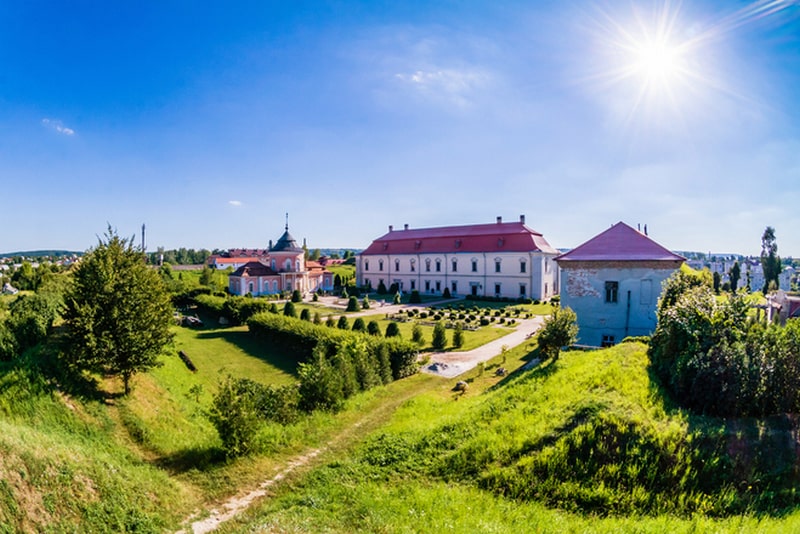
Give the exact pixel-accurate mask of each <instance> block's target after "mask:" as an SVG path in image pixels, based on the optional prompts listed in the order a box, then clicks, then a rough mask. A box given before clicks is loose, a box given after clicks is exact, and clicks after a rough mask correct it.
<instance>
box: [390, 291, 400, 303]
mask: <svg viewBox="0 0 800 534" xmlns="http://www.w3.org/2000/svg"><path fill="white" fill-rule="evenodd" d="M401 302H402V297H401V296H400V292H399V291H398V292H396V293H395V294H394V298H393V299H392V304H400V303H401Z"/></svg>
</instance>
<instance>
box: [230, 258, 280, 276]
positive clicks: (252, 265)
mask: <svg viewBox="0 0 800 534" xmlns="http://www.w3.org/2000/svg"><path fill="white" fill-rule="evenodd" d="M277 274H278V273H276V272H275V271H273V270H272V269H270V268H269V266H267V265H264V264H263V263H261V262H260V261H249V262H247V263H245V264H244V265H242V266H241V267H239V268H238V269H236V270H235V271H233V272H232V273H231V274H230V275H231V276H272V275H277Z"/></svg>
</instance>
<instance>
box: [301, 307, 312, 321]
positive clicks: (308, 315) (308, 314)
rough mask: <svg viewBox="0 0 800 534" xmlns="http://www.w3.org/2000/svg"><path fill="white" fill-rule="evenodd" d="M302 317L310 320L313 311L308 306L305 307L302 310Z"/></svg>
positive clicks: (304, 319)
mask: <svg viewBox="0 0 800 534" xmlns="http://www.w3.org/2000/svg"><path fill="white" fill-rule="evenodd" d="M300 319H302V320H303V321H310V320H311V311H310V310H309V309H308V308H303V309H302V310H300Z"/></svg>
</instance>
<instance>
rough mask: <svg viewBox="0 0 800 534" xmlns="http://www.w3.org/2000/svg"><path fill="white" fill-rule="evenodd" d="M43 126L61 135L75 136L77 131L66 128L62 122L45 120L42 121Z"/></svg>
mask: <svg viewBox="0 0 800 534" xmlns="http://www.w3.org/2000/svg"><path fill="white" fill-rule="evenodd" d="M42 124H44V125H45V126H46V127H48V128H50V129H51V130H53V131H55V132H58V133H60V134H64V135H75V130H73V129H72V128H67V127H66V126H64V123H63V122H61V121H60V120H57V119H47V118H45V119H42Z"/></svg>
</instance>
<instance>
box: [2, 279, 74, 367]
mask: <svg viewBox="0 0 800 534" xmlns="http://www.w3.org/2000/svg"><path fill="white" fill-rule="evenodd" d="M63 304H64V300H63V298H62V296H61V295H60V294H58V293H52V292H48V291H40V292H39V293H35V294H33V295H24V296H22V297H20V298H18V299H17V300H15V301H14V303H13V304H12V305H11V307H10V309H9V312H10V317H9V319H8V327H9V330H10V332H11V333H12V334H13V336H14V340H15V345H16V349H17V351H18V353H22V352H23V351H25V350H27V349H29V348H31V347H33V346H35V345H37V344H39V343H40V342H42V341H43V340H44V339H45V338H46V337H47V335H48V333H49V332H50V329H51V328H52V326H53V323H54V322H55V321H56V319H58V318H59V317H60V316H61V309H62V306H63Z"/></svg>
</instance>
